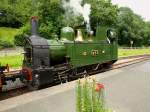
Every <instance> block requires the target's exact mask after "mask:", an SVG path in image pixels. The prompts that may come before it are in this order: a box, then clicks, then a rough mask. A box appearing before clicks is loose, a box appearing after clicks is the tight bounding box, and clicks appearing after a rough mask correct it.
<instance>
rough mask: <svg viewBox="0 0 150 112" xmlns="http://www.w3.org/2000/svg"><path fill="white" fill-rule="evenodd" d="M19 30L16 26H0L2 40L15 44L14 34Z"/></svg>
mask: <svg viewBox="0 0 150 112" xmlns="http://www.w3.org/2000/svg"><path fill="white" fill-rule="evenodd" d="M18 31H19V29H16V28H8V27H0V40H2V41H6V42H8V43H11V44H14V36H15V35H16V34H17V33H18Z"/></svg>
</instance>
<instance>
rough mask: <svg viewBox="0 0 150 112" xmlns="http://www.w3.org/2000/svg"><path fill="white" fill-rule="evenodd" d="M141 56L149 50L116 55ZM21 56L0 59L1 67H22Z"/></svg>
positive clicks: (148, 52)
mask: <svg viewBox="0 0 150 112" xmlns="http://www.w3.org/2000/svg"><path fill="white" fill-rule="evenodd" d="M142 54H150V48H147V49H146V48H144V49H119V51H118V55H119V57H126V56H133V55H142ZM22 60H23V55H21V54H20V55H13V56H5V57H2V56H1V57H0V63H1V64H2V65H6V64H7V63H8V64H9V65H10V67H12V68H19V67H21V65H22Z"/></svg>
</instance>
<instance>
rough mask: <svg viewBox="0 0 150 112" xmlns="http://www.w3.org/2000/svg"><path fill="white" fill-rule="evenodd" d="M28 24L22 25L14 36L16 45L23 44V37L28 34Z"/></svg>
mask: <svg viewBox="0 0 150 112" xmlns="http://www.w3.org/2000/svg"><path fill="white" fill-rule="evenodd" d="M29 29H30V25H29V24H26V25H25V26H23V27H22V28H21V29H20V30H19V33H18V34H17V35H15V37H14V43H15V45H16V46H24V44H25V38H26V37H28V36H29V35H30V31H29Z"/></svg>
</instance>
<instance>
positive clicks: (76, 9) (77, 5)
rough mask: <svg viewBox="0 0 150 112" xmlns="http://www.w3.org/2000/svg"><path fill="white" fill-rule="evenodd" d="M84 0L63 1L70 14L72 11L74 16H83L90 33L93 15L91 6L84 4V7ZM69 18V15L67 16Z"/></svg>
mask: <svg viewBox="0 0 150 112" xmlns="http://www.w3.org/2000/svg"><path fill="white" fill-rule="evenodd" d="M81 4H82V0H70V1H69V0H67V1H66V0H64V1H63V7H64V9H65V10H66V12H69V11H68V10H69V9H72V11H73V14H74V16H82V17H83V18H84V22H85V23H86V24H87V26H86V27H87V30H88V31H90V30H91V28H90V17H89V16H90V13H91V5H90V4H87V3H86V4H84V5H83V6H82V5H81ZM66 16H67V17H69V13H67V15H66Z"/></svg>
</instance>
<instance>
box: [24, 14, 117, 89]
mask: <svg viewBox="0 0 150 112" xmlns="http://www.w3.org/2000/svg"><path fill="white" fill-rule="evenodd" d="M31 21H32V22H31V23H32V35H31V36H30V37H28V38H27V39H26V42H25V46H24V51H25V53H24V61H23V66H22V70H21V74H22V81H23V82H24V83H27V84H28V85H29V86H30V87H31V88H33V89H37V88H39V87H41V86H43V85H46V84H53V83H56V82H64V81H70V80H73V79H74V78H75V77H76V76H80V75H81V74H82V73H83V72H86V73H87V74H88V72H90V71H92V70H98V69H101V68H102V67H104V65H111V64H113V63H114V62H115V61H116V60H117V58H118V55H117V52H118V51H117V49H118V48H117V35H116V31H115V29H113V28H111V27H108V26H103V25H97V26H96V27H95V28H93V29H94V30H93V31H87V30H86V28H84V27H78V28H76V29H73V28H71V27H64V28H62V29H61V30H60V31H61V33H60V35H59V37H56V36H55V37H54V38H52V39H49V40H48V39H45V38H42V37H40V36H39V35H38V30H37V29H38V25H37V24H38V19H37V18H36V17H32V20H31Z"/></svg>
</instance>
